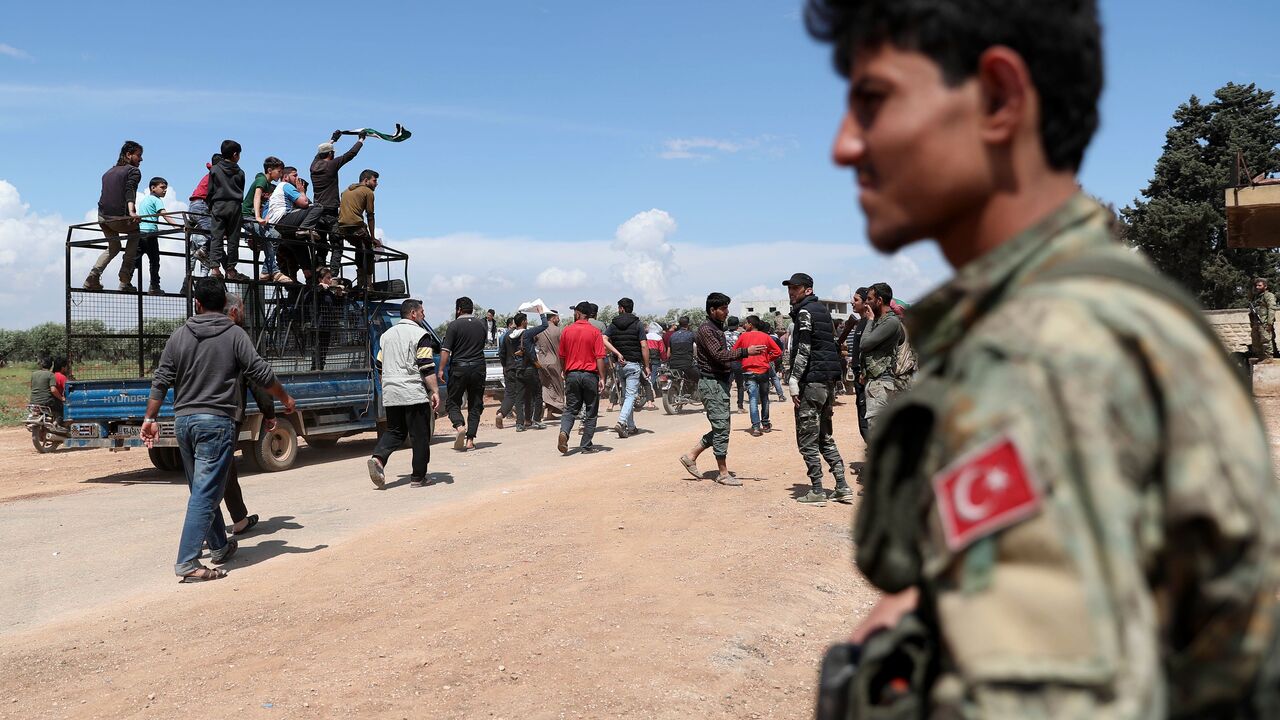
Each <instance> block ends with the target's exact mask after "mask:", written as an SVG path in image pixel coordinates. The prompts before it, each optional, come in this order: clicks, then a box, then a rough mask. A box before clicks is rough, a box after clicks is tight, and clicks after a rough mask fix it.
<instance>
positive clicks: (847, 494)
mask: <svg viewBox="0 0 1280 720" xmlns="http://www.w3.org/2000/svg"><path fill="white" fill-rule="evenodd" d="M852 497H853V490H851V489H850V488H849V486H848V485H837V486H836V489H835V490H834V491H832V493H831V497H830V498H828V499H829V500H831V501H832V502H848V501H849V500H850V499H851V498H852Z"/></svg>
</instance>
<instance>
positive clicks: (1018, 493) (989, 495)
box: [933, 435, 1041, 552]
mask: <svg viewBox="0 0 1280 720" xmlns="http://www.w3.org/2000/svg"><path fill="white" fill-rule="evenodd" d="M933 493H934V497H935V498H936V499H937V505H938V514H939V515H940V516H941V518H942V530H943V532H944V533H945V535H946V540H947V547H949V548H950V549H951V551H952V552H957V551H959V550H961V549H963V548H965V547H967V546H968V545H969V544H970V543H972V542H973V541H974V540H977V539H979V538H983V537H986V536H988V535H990V534H992V533H994V532H997V531H999V530H1003V529H1005V528H1007V527H1010V526H1012V525H1016V524H1018V523H1019V522H1022V521H1023V520H1026V519H1027V518H1029V517H1031V516H1033V515H1035V514H1036V513H1038V512H1040V499H1041V490H1040V488H1039V486H1038V485H1037V484H1036V483H1035V482H1034V480H1033V479H1032V477H1031V472H1030V471H1029V470H1028V469H1027V466H1026V464H1025V463H1023V461H1022V454H1021V453H1020V452H1019V451H1018V446H1017V445H1016V444H1015V443H1014V442H1013V438H1011V437H1009V436H1007V435H1006V436H1002V437H1000V438H997V439H996V440H995V441H994V442H992V443H990V444H988V445H985V446H983V447H981V448H979V449H978V450H975V451H973V452H971V453H968V454H966V455H965V456H964V457H963V458H961V459H960V460H958V461H956V462H954V463H952V464H951V465H949V466H948V467H947V468H945V469H944V470H942V471H941V472H939V473H938V474H937V475H934V476H933Z"/></svg>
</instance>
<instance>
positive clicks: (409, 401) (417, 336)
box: [369, 300, 440, 490]
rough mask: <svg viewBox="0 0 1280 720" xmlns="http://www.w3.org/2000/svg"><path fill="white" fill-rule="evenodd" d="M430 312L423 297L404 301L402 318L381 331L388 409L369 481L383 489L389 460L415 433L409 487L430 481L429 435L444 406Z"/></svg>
mask: <svg viewBox="0 0 1280 720" xmlns="http://www.w3.org/2000/svg"><path fill="white" fill-rule="evenodd" d="M425 317H426V313H425V312H424V311H423V309H422V301H421V300H405V301H404V302H402V303H400V322H398V323H396V324H395V325H392V326H391V327H390V328H389V329H388V330H387V331H386V332H385V333H383V334H382V338H381V340H379V343H378V358H377V364H378V370H379V371H381V373H382V405H383V407H385V408H386V409H387V429H386V430H385V431H384V432H383V433H382V434H381V435H379V436H378V445H377V447H375V448H374V449H373V457H371V458H369V479H370V480H372V481H373V484H374V485H377V486H378V489H379V490H381V489H382V488H383V487H384V485H385V483H386V468H387V460H388V459H390V458H391V453H392V452H394V451H395V450H396V449H397V448H399V447H400V446H401V445H404V440H405V437H406V436H410V435H411V436H412V437H413V465H412V468H413V470H412V475H410V478H409V487H424V486H426V484H427V464H428V463H429V462H431V434H432V430H433V429H434V428H435V424H436V423H435V420H436V416H435V412H436V410H438V409H439V408H440V391H439V387H438V386H437V385H436V358H435V350H434V346H433V345H432V340H433V338H432V336H431V334H430V333H428V332H427V330H426V328H424V327H423V325H422V321H423V319H424V318H425Z"/></svg>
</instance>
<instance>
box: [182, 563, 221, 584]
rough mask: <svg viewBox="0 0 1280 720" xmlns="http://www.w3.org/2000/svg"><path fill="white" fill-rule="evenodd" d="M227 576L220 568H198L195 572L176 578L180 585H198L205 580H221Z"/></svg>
mask: <svg viewBox="0 0 1280 720" xmlns="http://www.w3.org/2000/svg"><path fill="white" fill-rule="evenodd" d="M226 576H227V571H226V570H223V569H222V568H207V567H198V568H196V569H195V570H192V571H191V572H189V573H187V574H186V575H183V576H181V577H179V578H178V582H180V583H198V582H205V581H207V580H221V579H222V578H224V577H226Z"/></svg>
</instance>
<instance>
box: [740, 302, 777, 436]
mask: <svg viewBox="0 0 1280 720" xmlns="http://www.w3.org/2000/svg"><path fill="white" fill-rule="evenodd" d="M743 324H744V325H745V326H746V328H747V329H746V331H745V332H743V333H742V334H741V335H739V336H738V341H737V342H736V343H734V345H733V349H734V350H741V349H743V348H749V347H751V346H752V345H763V346H764V353H763V354H761V355H748V356H747V357H745V358H743V359H742V378H743V380H744V382H743V384H744V385H745V386H746V388H747V396H748V397H750V398H751V434H752V435H753V436H755V437H760V435H761V434H762V433H764V432H770V431H772V430H773V424H772V423H770V422H769V384H770V382H771V381H770V380H769V367H770V366H771V365H772V364H773V361H774V360H777V359H778V358H780V357H782V348H780V347H778V343H776V342H774V341H773V338H771V337H769V335H768V334H767V333H765V332H764V329H765V328H766V327H768V326H767V325H765V324H764V323H763V322H761V320H760V316H758V315H748V316H747V319H746V320H744V321H743Z"/></svg>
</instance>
